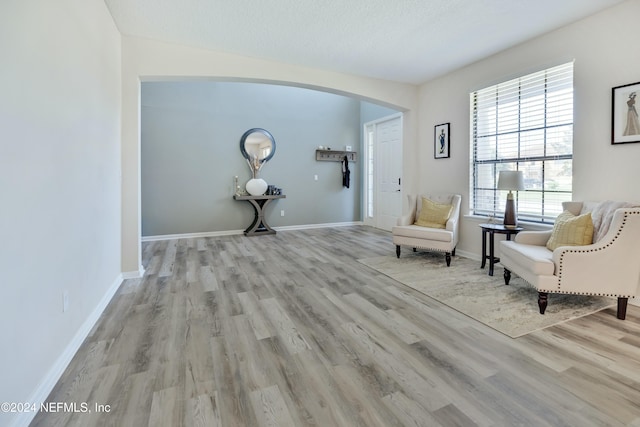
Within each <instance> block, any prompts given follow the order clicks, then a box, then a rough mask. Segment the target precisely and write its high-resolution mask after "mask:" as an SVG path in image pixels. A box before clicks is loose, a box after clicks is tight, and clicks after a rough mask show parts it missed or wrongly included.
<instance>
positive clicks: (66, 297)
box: [62, 291, 69, 313]
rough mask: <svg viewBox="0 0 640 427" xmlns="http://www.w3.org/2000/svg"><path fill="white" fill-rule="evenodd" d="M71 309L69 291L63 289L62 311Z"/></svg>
mask: <svg viewBox="0 0 640 427" xmlns="http://www.w3.org/2000/svg"><path fill="white" fill-rule="evenodd" d="M67 310H69V291H62V312H63V313H64V312H66V311H67Z"/></svg>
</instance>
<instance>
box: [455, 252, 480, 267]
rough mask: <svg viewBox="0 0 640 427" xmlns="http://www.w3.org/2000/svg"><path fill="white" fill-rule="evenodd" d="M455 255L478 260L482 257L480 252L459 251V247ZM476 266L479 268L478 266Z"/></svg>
mask: <svg viewBox="0 0 640 427" xmlns="http://www.w3.org/2000/svg"><path fill="white" fill-rule="evenodd" d="M456 255H460V256H462V257H465V258H469V259H472V260H474V261H478V262H480V261H482V257H481V256H480V254H476V253H473V252H467V251H461V250H460V249H456ZM478 268H480V266H478Z"/></svg>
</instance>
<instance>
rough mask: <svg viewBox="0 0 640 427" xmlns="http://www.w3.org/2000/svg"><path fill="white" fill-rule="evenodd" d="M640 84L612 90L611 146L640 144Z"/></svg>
mask: <svg viewBox="0 0 640 427" xmlns="http://www.w3.org/2000/svg"><path fill="white" fill-rule="evenodd" d="M639 94H640V82H637V83H631V84H628V85H623V86H617V87H614V88H613V89H611V144H627V143H630V142H640V119H639V118H638V109H640V106H639V105H638V104H637V102H636V101H638V99H639V98H638V95H639Z"/></svg>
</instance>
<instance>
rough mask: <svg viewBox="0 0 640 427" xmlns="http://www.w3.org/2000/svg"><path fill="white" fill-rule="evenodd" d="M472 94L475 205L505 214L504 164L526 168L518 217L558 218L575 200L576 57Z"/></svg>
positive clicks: (477, 210) (478, 209)
mask: <svg viewBox="0 0 640 427" xmlns="http://www.w3.org/2000/svg"><path fill="white" fill-rule="evenodd" d="M470 98H471V122H472V123H471V138H472V144H471V150H472V153H471V169H472V170H471V195H472V197H471V199H472V200H471V210H472V213H473V214H475V215H483V216H495V217H499V216H503V214H504V207H505V203H506V196H507V194H506V193H507V192H505V191H499V190H498V189H497V185H498V175H499V173H500V171H502V170H520V171H523V172H524V183H525V190H524V191H520V192H518V193H517V198H516V206H517V211H518V218H519V219H520V220H525V221H534V222H553V220H554V219H555V217H556V216H557V215H558V214H559V213H561V212H562V202H563V201H567V200H571V196H572V164H573V62H570V63H567V64H564V65H560V66H557V67H553V68H549V69H546V70H543V71H539V72H536V73H533V74H529V75H526V76H522V77H519V78H516V79H513V80H509V81H507V82H504V83H500V84H497V85H495V86H491V87H487V88H485V89H481V90H477V91H475V92H472V93H471V94H470Z"/></svg>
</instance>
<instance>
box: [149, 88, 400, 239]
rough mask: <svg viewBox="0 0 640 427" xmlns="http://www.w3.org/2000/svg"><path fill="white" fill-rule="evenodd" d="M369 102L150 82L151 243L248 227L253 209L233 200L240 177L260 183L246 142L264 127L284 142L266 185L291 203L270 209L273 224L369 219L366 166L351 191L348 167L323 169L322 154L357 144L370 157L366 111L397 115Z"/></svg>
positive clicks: (304, 92)
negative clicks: (245, 152) (364, 209)
mask: <svg viewBox="0 0 640 427" xmlns="http://www.w3.org/2000/svg"><path fill="white" fill-rule="evenodd" d="M364 104H368V103H365V102H361V101H360V100H357V99H353V98H349V97H345V96H340V95H335V94H330V93H326V92H320V91H314V90H310V89H303V88H296V87H289V86H277V85H267V84H258V83H243V82H214V81H182V82H145V83H143V84H142V111H141V113H142V114H141V117H142V120H141V129H142V135H141V140H142V143H141V151H142V152H141V175H142V176H141V180H142V184H141V185H142V188H141V190H142V191H141V194H142V196H141V199H142V235H143V236H158V235H171V234H187V233H201V232H221V231H233V230H241V229H245V228H246V227H247V226H248V225H249V224H250V223H251V221H252V219H253V208H252V207H251V206H250V205H249V204H248V203H247V202H241V201H235V200H233V198H232V197H233V194H234V188H233V185H234V176H238V177H239V182H240V185H241V186H242V188H244V184H245V183H246V181H247V180H249V179H250V178H251V174H250V170H249V167H248V165H247V164H246V161H245V159H244V158H243V157H242V155H241V153H240V148H239V141H240V137H241V136H242V134H243V133H244V132H245V131H246V130H248V129H250V128H254V127H261V128H265V129H267V130H268V131H269V132H271V134H272V135H273V136H274V138H275V140H276V144H277V146H276V152H275V155H274V157H273V158H272V159H271V161H269V162H268V163H267V164H266V165H265V166H264V167H263V168H262V170H261V172H260V177H261V178H263V179H264V180H265V181H267V183H269V184H273V185H276V186H278V187H280V188H282V189H283V192H284V194H286V196H287V197H286V199H280V200H277V201H274V202H272V203H271V205H270V206H269V208H268V209H267V213H266V215H267V222H268V223H269V225H271V226H275V227H277V226H296V225H311V224H325V223H340V222H353V221H360V220H361V218H362V215H361V207H360V199H361V185H362V182H361V172H360V171H361V159H360V158H359V159H358V163H357V164H351V165H350V170H351V185H350V188H344V187H343V186H342V165H341V163H340V162H324V161H316V160H315V150H316V148H317V147H318V146H320V145H322V146H325V147H327V146H328V147H331V148H332V149H335V150H343V149H344V147H345V146H346V145H351V146H352V147H353V150H356V151H358V154H361V152H362V150H361V146H362V143H361V139H362V138H361V133H362V131H361V127H362V126H361V124H362V120H363V116H362V111H365V110H366V111H367V116H371V115H374V116H375V115H376V114H380V115H384V114H386V112H387V111H388V109H386V108H384V107H382V109H380V110H378V109H376V108H369V107H365V108H363V107H362V105H364ZM372 111H373V112H372ZM315 175H317V177H318V179H317V180H315V179H314V177H315ZM282 210H284V216H281V211H282Z"/></svg>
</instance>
